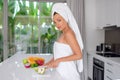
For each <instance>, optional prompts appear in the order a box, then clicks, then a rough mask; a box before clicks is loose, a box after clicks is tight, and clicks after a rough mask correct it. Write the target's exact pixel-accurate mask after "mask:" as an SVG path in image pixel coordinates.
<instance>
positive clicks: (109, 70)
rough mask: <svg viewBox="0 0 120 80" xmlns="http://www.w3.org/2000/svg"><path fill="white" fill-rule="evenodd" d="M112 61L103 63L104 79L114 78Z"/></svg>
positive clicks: (111, 79)
mask: <svg viewBox="0 0 120 80" xmlns="http://www.w3.org/2000/svg"><path fill="white" fill-rule="evenodd" d="M114 66H115V65H114V63H112V62H110V61H109V60H108V61H106V63H105V69H104V74H105V76H104V80H114V78H115V76H114Z"/></svg>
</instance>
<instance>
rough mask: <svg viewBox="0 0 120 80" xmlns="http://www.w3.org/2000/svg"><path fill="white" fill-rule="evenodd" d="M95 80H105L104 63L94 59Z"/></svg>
mask: <svg viewBox="0 0 120 80" xmlns="http://www.w3.org/2000/svg"><path fill="white" fill-rule="evenodd" d="M93 80H104V62H103V61H101V60H99V59H97V58H93Z"/></svg>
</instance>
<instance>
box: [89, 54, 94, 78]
mask: <svg viewBox="0 0 120 80" xmlns="http://www.w3.org/2000/svg"><path fill="white" fill-rule="evenodd" d="M92 76H93V56H92V55H90V54H88V77H89V78H90V79H91V80H92Z"/></svg>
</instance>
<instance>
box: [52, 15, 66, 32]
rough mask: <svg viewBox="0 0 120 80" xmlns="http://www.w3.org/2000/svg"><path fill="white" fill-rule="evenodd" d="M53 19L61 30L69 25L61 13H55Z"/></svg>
mask: <svg viewBox="0 0 120 80" xmlns="http://www.w3.org/2000/svg"><path fill="white" fill-rule="evenodd" d="M53 21H54V23H55V26H56V27H57V28H58V29H59V30H60V31H63V30H64V29H65V28H66V27H67V22H66V21H65V19H64V18H63V17H62V16H61V15H59V14H55V15H54V16H53Z"/></svg>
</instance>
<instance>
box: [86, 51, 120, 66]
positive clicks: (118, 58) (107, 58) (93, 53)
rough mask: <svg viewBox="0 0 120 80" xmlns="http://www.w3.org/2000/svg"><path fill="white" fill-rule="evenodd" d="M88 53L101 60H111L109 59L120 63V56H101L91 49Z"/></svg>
mask: <svg viewBox="0 0 120 80" xmlns="http://www.w3.org/2000/svg"><path fill="white" fill-rule="evenodd" d="M88 54H90V55H92V56H93V57H96V58H98V59H100V60H103V61H106V60H109V61H112V62H115V63H116V64H118V65H120V57H104V56H100V55H98V54H96V52H95V51H91V52H89V53H88Z"/></svg>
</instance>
